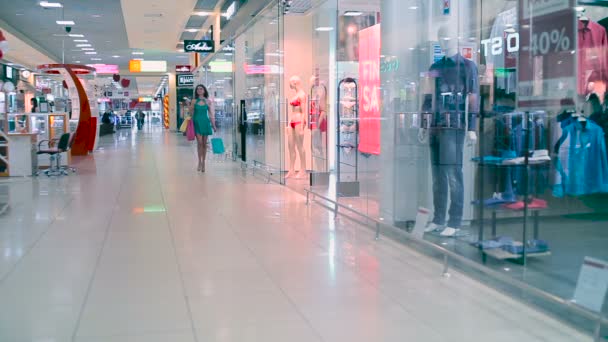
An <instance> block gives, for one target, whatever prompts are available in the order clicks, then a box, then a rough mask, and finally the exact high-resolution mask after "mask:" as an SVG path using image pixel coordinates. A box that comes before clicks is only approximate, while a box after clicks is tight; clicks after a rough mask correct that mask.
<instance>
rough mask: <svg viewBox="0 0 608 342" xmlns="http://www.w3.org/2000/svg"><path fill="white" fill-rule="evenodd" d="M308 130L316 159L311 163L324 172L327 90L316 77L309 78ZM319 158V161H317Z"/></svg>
mask: <svg viewBox="0 0 608 342" xmlns="http://www.w3.org/2000/svg"><path fill="white" fill-rule="evenodd" d="M310 84H312V88H311V96H312V98H311V99H310V129H311V130H312V142H313V143H312V147H313V149H314V154H315V156H316V158H313V162H316V163H320V162H322V165H313V166H314V167H315V170H317V171H326V169H327V167H326V164H325V159H326V156H325V149H326V148H325V143H324V142H325V141H326V136H327V88H326V87H325V85H324V84H323V83H321V82H320V81H319V78H318V77H317V76H312V77H311V78H310ZM319 158H321V160H319Z"/></svg>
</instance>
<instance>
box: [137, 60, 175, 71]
mask: <svg viewBox="0 0 608 342" xmlns="http://www.w3.org/2000/svg"><path fill="white" fill-rule="evenodd" d="M129 71H130V72H167V62H166V61H140V60H137V59H132V60H130V61H129Z"/></svg>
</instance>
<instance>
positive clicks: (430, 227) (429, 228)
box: [424, 222, 443, 233]
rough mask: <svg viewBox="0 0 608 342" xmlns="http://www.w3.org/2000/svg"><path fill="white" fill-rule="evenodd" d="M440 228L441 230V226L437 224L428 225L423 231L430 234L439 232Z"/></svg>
mask: <svg viewBox="0 0 608 342" xmlns="http://www.w3.org/2000/svg"><path fill="white" fill-rule="evenodd" d="M441 228H443V226H440V225H438V224H435V223H432V222H431V223H429V225H428V226H426V228H425V229H424V232H425V233H430V232H434V231H439V230H441Z"/></svg>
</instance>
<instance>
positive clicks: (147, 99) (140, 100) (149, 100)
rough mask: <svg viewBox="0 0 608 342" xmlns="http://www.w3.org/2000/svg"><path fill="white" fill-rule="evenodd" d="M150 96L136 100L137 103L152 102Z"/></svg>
mask: <svg viewBox="0 0 608 342" xmlns="http://www.w3.org/2000/svg"><path fill="white" fill-rule="evenodd" d="M152 100H153V98H152V96H144V97H140V98H138V99H137V102H152Z"/></svg>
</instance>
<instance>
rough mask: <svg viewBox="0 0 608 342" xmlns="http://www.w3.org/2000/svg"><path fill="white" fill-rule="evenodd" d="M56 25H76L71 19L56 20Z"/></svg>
mask: <svg viewBox="0 0 608 342" xmlns="http://www.w3.org/2000/svg"><path fill="white" fill-rule="evenodd" d="M56 23H57V25H76V23H75V22H74V21H73V20H57V21H56Z"/></svg>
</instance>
